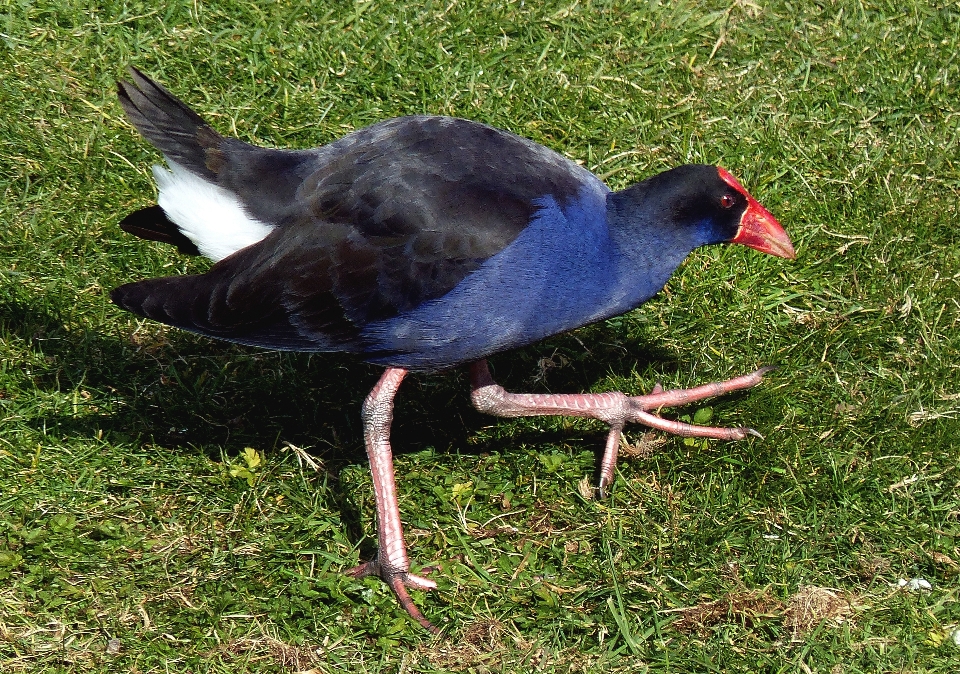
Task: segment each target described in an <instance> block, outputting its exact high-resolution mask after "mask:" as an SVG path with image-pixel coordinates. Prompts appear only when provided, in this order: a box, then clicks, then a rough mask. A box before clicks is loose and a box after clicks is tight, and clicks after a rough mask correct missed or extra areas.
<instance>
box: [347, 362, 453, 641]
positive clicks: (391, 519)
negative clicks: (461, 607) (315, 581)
mask: <svg viewBox="0 0 960 674" xmlns="http://www.w3.org/2000/svg"><path fill="white" fill-rule="evenodd" d="M406 374H407V371H406V370H403V369H401V368H398V367H391V368H387V370H386V371H385V372H384V373H383V376H382V377H380V381H378V382H377V384H376V386H374V387H373V389H372V390H371V391H370V394H369V395H368V396H367V399H366V400H365V401H364V402H363V408H362V415H363V439H364V442H365V444H366V446H367V459H369V461H370V472H371V473H372V474H373V493H374V497H375V500H376V503H377V543H378V550H377V557H376V559H374V560H373V561H370V562H365V563H364V564H361V565H360V566H355V567H353V568H352V569H349V570H348V571H347V572H346V573H347V574H348V575H350V576H353V577H354V578H363V577H364V576H379V577H380V578H381V579H382V580H383V581H384V582H385V583H386V584H387V585H389V586H390V588H391V589H392V590H393V592H394V594H396V595H397V599H398V600H399V602H400V605H401V606H402V607H403V608H404V610H406V612H407V613H409V614H410V616H411V617H412V618H413V619H414V620H416V621H417V622H418V623H420V624H421V625H423V626H424V627H425V628H426V629H428V630H430V631H431V632H433V633H434V634H438V633H439V632H440V630H438V629H437V628H436V627H434V626H433V624H431V623H430V621H429V620H427V619H426V618H425V617H424V616H423V614H422V613H420V610H419V609H418V608H417V607H416V605H414V603H413V600H412V599H411V598H410V595H409V594H408V593H407V588H408V587H412V588H415V589H418V590H433V589H435V588H436V587H437V584H436V583H435V582H433V581H432V580H430V579H429V578H423V577H422V576H416V575H414V574H412V573H410V560H409V559H408V558H407V545H406V543H405V542H404V540H403V525H402V524H401V522H400V508H399V506H398V505H397V484H396V481H395V480H394V478H393V452H392V450H391V449H390V423H391V422H392V421H393V398H394V396H396V394H397V389H398V388H400V382H402V381H403V378H404V377H405V376H406Z"/></svg>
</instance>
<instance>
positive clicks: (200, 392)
mask: <svg viewBox="0 0 960 674" xmlns="http://www.w3.org/2000/svg"><path fill="white" fill-rule="evenodd" d="M7 295H8V296H7V298H6V299H5V301H4V300H0V334H2V335H3V336H4V337H5V338H7V339H9V340H11V341H17V340H20V341H22V343H23V346H24V347H25V349H24V351H25V352H26V353H27V354H29V360H30V364H29V366H26V365H24V367H23V371H22V372H19V373H14V374H13V375H12V376H14V377H21V378H24V379H25V381H23V380H22V381H21V382H20V385H19V386H18V387H16V388H17V390H18V391H19V392H20V393H18V394H17V395H23V392H24V391H27V390H29V389H30V388H33V389H35V390H36V392H37V396H36V398H37V399H38V400H39V401H44V400H45V401H47V402H40V403H36V404H34V405H33V406H32V407H28V406H21V414H22V415H23V417H25V419H26V424H27V425H28V426H29V427H31V428H33V429H34V430H35V431H36V432H38V433H40V434H45V435H47V436H52V437H54V438H59V439H66V438H71V437H86V438H92V437H102V438H103V439H105V440H107V441H108V442H111V443H114V444H117V445H123V444H142V445H150V444H154V445H161V446H164V447H171V448H179V449H182V451H199V452H204V453H206V454H207V455H208V456H210V458H212V459H213V460H215V461H220V460H221V452H222V451H225V452H227V453H228V454H236V453H238V452H239V451H241V450H242V449H243V448H244V447H247V446H252V447H255V448H257V449H258V450H260V451H266V452H270V451H272V450H273V451H275V450H276V448H277V447H279V446H282V445H283V444H284V443H286V442H289V443H292V444H294V445H297V446H300V447H305V448H308V449H309V451H310V452H311V453H312V454H314V455H317V456H319V457H321V458H322V459H323V465H324V468H325V470H326V471H327V476H326V477H327V483H328V485H329V486H330V489H331V497H332V500H333V503H334V504H335V505H336V507H337V509H339V510H340V512H341V517H342V521H343V523H344V524H345V526H346V528H347V534H348V536H349V537H350V538H351V540H353V541H357V540H361V539H362V538H363V536H362V528H361V524H360V523H361V515H360V512H359V509H358V508H357V507H356V505H355V504H354V501H353V500H352V499H351V497H350V495H349V494H348V493H347V492H348V491H349V490H347V489H345V488H342V487H341V483H340V480H339V473H340V470H341V469H342V468H343V467H344V466H346V465H350V464H355V463H363V462H365V455H364V449H363V437H362V429H361V425H360V405H361V403H362V401H363V399H364V397H365V396H366V394H367V392H368V391H369V390H370V388H371V387H372V386H373V384H374V383H375V382H376V380H377V378H378V377H379V375H380V373H381V371H382V368H380V367H377V366H371V365H367V364H364V363H362V362H359V361H358V360H356V359H355V358H353V357H350V356H346V355H342V354H296V353H273V352H267V351H262V350H256V349H253V348H247V347H240V346H235V345H230V344H226V343H223V342H217V341H215V340H211V339H207V338H204V337H200V336H196V335H191V334H189V333H186V332H182V331H179V330H176V329H172V328H164V327H162V326H160V325H158V324H155V323H150V322H148V323H145V324H144V325H143V327H142V328H141V329H139V330H136V331H134V332H133V333H132V334H130V333H128V332H124V333H122V334H119V333H118V334H117V335H108V334H103V333H98V332H95V331H93V330H91V329H90V328H89V327H87V326H86V323H85V321H84V319H83V318H82V317H77V318H73V317H71V316H69V315H65V314H66V313H67V312H68V311H69V310H65V311H60V310H58V309H56V308H55V306H56V305H57V298H56V297H49V296H46V297H44V296H26V293H25V292H24V291H22V290H13V291H10V290H9V289H8V293H7ZM11 295H12V296H11ZM60 306H64V305H62V304H61V305H60ZM109 310H110V309H108V311H109ZM117 311H118V312H119V310H117ZM585 344H589V346H585ZM492 364H493V368H494V371H495V375H496V377H497V378H498V380H499V381H500V383H501V384H503V385H504V386H505V387H507V388H508V390H515V391H530V390H535V391H546V390H552V391H563V392H572V391H583V390H586V389H588V388H590V387H591V386H594V385H596V384H597V383H598V382H599V381H600V379H601V378H602V377H603V376H604V373H608V372H622V373H623V374H624V375H628V374H629V373H630V372H631V371H634V370H637V371H643V370H644V369H645V368H646V367H648V366H650V365H652V364H655V366H656V369H658V370H661V371H662V370H663V369H664V367H665V366H667V367H676V361H675V359H674V358H673V356H672V354H670V353H668V352H666V351H665V350H664V349H661V348H658V347H656V346H651V345H650V344H647V343H644V342H636V341H635V340H625V341H621V340H618V339H616V338H614V337H612V336H611V334H610V331H609V330H607V329H605V328H604V326H592V327H588V328H585V329H583V330H581V331H579V332H578V333H577V335H575V336H572V335H563V336H559V337H556V338H553V339H551V340H548V341H546V342H543V343H541V344H538V345H536V346H534V347H531V348H528V349H524V350H521V351H518V352H513V353H508V354H503V355H500V356H497V357H496V358H494V359H493V361H492ZM651 384H652V382H651ZM58 394H59V395H58ZM50 401H53V402H50ZM56 401H59V402H56ZM499 423H507V422H505V420H495V419H493V418H492V417H489V416H487V415H482V414H480V413H479V412H477V411H476V410H474V409H473V407H472V405H471V404H470V399H469V378H468V375H467V373H466V371H465V368H461V369H460V370H458V371H452V372H446V373H440V374H436V375H413V376H411V377H410V378H408V380H407V381H406V382H405V383H404V386H403V387H402V388H401V390H400V393H399V395H398V398H397V407H396V412H395V415H394V427H393V429H392V439H393V443H394V447H395V450H396V453H398V454H403V453H406V452H412V451H420V450H422V449H424V448H426V447H433V448H435V449H436V450H437V451H439V452H446V451H450V450H453V451H456V452H460V453H464V454H480V453H484V452H503V453H509V451H510V450H511V449H512V448H513V447H515V446H516V445H518V444H544V443H566V444H569V443H571V442H574V443H577V444H582V445H583V446H584V447H590V448H592V449H593V450H594V451H595V452H596V454H597V461H598V462H599V459H600V454H601V452H602V448H603V444H604V435H605V433H604V432H603V431H601V430H599V429H598V431H597V432H589V431H588V432H584V431H583V430H578V429H575V428H574V429H566V430H562V431H556V432H548V433H543V432H524V431H522V430H518V429H516V428H512V429H509V430H508V431H507V432H506V433H505V434H503V435H502V436H501V435H498V434H496V433H495V434H494V435H496V436H497V437H495V438H487V439H484V440H482V441H479V442H477V441H476V439H475V437H474V435H475V433H476V432H477V431H478V429H481V428H483V427H485V426H490V425H492V424H499ZM362 552H364V553H371V552H372V550H370V551H368V550H363V551H362Z"/></svg>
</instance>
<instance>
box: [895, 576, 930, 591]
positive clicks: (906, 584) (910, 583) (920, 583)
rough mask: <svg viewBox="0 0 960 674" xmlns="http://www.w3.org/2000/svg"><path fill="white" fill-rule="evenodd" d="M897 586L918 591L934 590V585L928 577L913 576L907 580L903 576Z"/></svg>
mask: <svg viewBox="0 0 960 674" xmlns="http://www.w3.org/2000/svg"><path fill="white" fill-rule="evenodd" d="M897 587H903V588H906V589H907V590H909V591H910V592H916V591H917V590H932V589H933V585H931V584H930V581H929V580H927V579H926V578H911V579H910V580H905V579H903V578H901V579H900V580H898V581H897Z"/></svg>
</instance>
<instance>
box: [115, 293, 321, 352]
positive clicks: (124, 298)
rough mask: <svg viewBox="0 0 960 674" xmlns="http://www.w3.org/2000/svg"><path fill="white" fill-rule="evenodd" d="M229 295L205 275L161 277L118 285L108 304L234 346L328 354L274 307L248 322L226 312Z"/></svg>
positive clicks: (239, 314) (247, 318) (244, 317)
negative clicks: (111, 302)
mask: <svg viewBox="0 0 960 674" xmlns="http://www.w3.org/2000/svg"><path fill="white" fill-rule="evenodd" d="M229 289H230V288H229V285H224V284H221V283H217V282H216V281H212V279H211V277H210V276H209V275H207V274H199V275H191V276H165V277H162V278H153V279H147V280H145V281H137V282H135V283H127V284H126V285H122V286H120V287H119V288H116V289H114V290H113V291H112V292H111V293H110V299H111V300H112V301H113V303H114V304H116V305H117V306H119V307H121V308H122V309H126V310H127V311H130V312H132V313H134V314H137V315H139V316H143V317H144V318H151V319H153V320H155V321H159V322H161V323H165V324H167V325H172V326H174V327H177V328H180V329H181V330H187V331H189V332H195V333H198V334H201V335H206V336H207V337H214V338H216V339H222V340H224V341H228V342H234V343H236V344H246V345H249V346H259V347H262V348H267V349H277V350H282V351H286V350H291V351H331V350H334V348H331V347H330V346H328V345H327V344H325V343H323V342H318V341H317V340H315V339H311V338H310V337H308V336H306V335H303V334H301V333H300V331H299V330H298V329H297V328H296V326H294V325H293V324H292V323H291V322H290V318H289V316H287V315H286V313H285V312H284V311H283V310H282V307H281V305H280V304H279V303H278V304H277V305H276V306H275V307H273V310H267V311H262V312H261V311H255V312H254V314H255V316H254V317H250V316H248V315H246V313H245V312H243V311H237V310H236V308H234V307H230V306H229V303H228V301H227V295H228V293H229ZM258 299H266V298H258Z"/></svg>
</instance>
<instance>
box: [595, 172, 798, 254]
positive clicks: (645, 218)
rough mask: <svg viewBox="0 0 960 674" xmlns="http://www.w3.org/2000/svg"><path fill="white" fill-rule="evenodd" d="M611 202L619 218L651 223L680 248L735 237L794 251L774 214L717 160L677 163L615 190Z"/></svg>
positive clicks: (767, 248)
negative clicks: (679, 164)
mask: <svg viewBox="0 0 960 674" xmlns="http://www.w3.org/2000/svg"><path fill="white" fill-rule="evenodd" d="M612 202H613V203H612V205H613V206H614V212H615V213H616V214H617V216H624V217H622V219H621V221H624V222H631V221H632V222H636V223H638V224H639V223H646V225H645V226H654V227H656V229H657V230H658V232H659V233H660V236H661V237H662V240H663V242H664V243H665V244H666V245H669V246H670V247H671V248H674V249H675V250H676V251H679V252H683V254H686V253H687V252H689V251H691V250H693V249H694V248H697V247H699V246H705V245H709V244H715V243H739V244H743V245H744V246H749V247H750V248H753V249H755V250H759V251H760V252H762V253H770V254H771V255H776V256H778V257H785V258H794V257H796V252H795V251H794V249H793V244H792V243H791V242H790V237H789V236H787V233H786V232H785V231H784V230H783V227H781V226H780V223H779V222H777V219H776V218H774V217H773V216H772V215H771V214H770V211H768V210H767V209H765V208H764V207H763V206H761V205H760V204H759V202H757V200H756V199H754V198H753V197H752V196H750V193H749V192H747V191H746V190H745V189H744V188H743V186H742V185H741V184H740V183H739V182H737V179H736V178H734V177H733V176H732V175H730V172H729V171H727V170H726V169H723V168H720V167H717V166H708V165H705V164H687V165H685V166H678V167H677V168H674V169H671V170H669V171H664V172H663V173H660V174H658V175H655V176H653V177H651V178H648V179H647V180H644V181H643V182H641V183H637V184H636V185H634V186H633V187H631V188H628V189H626V190H624V191H623V192H619V193H615V195H614V196H613V199H612ZM642 226H643V225H642ZM664 235H666V236H664ZM627 236H630V233H629V228H628V232H627ZM628 245H629V244H628ZM648 253H649V251H648Z"/></svg>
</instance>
